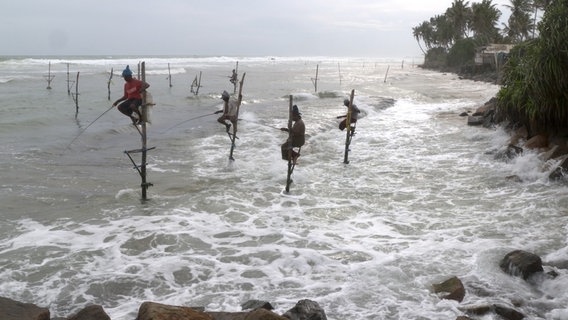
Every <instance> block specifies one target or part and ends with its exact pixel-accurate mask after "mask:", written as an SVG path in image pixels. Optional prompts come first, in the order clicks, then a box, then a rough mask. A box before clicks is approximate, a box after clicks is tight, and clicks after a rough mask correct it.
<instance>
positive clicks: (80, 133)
mask: <svg viewBox="0 0 568 320" xmlns="http://www.w3.org/2000/svg"><path fill="white" fill-rule="evenodd" d="M112 108H114V106H110V108H108V109H107V110H106V111H105V112H103V113H102V114H101V115H100V116H98V117H97V118H96V119H95V120H93V122H91V123H89V125H88V126H87V127H85V129H83V130H82V131H81V132H79V134H78V135H77V136H75V138H73V140H71V142H69V144H68V145H67V149H69V147H70V146H71V144H73V142H75V140H77V138H79V136H81V135H82V134H83V132H85V131H86V130H87V129H89V127H90V126H91V125H92V124H93V123H95V122H96V121H97V120H99V119H100V118H101V117H102V116H104V115H105V114H106V113H107V112H109V111H110V110H111V109H112Z"/></svg>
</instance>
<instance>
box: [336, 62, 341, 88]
mask: <svg viewBox="0 0 568 320" xmlns="http://www.w3.org/2000/svg"><path fill="white" fill-rule="evenodd" d="M337 70H338V71H339V85H341V66H340V65H339V62H338V63H337Z"/></svg>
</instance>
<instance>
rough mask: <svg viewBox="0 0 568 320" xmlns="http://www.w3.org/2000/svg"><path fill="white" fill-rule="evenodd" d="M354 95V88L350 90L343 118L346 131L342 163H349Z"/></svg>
mask: <svg viewBox="0 0 568 320" xmlns="http://www.w3.org/2000/svg"><path fill="white" fill-rule="evenodd" d="M354 97H355V89H353V90H351V97H350V99H349V108H348V109H347V118H346V119H345V129H346V130H347V133H346V134H345V152H344V153H343V163H345V164H348V163H349V146H350V145H351V139H352V138H353V134H354V132H353V131H352V128H351V113H352V111H353V98H354Z"/></svg>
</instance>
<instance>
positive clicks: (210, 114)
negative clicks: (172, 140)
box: [161, 112, 217, 133]
mask: <svg viewBox="0 0 568 320" xmlns="http://www.w3.org/2000/svg"><path fill="white" fill-rule="evenodd" d="M216 113H217V112H213V113H208V114H204V115H201V116H197V117H193V118H191V119H187V120H184V121H182V122H180V123H178V124H176V125H174V126H172V127H170V128H169V129H167V130H164V131H162V132H161V133H166V132H168V131H170V130H172V129H173V128H175V127H177V126H180V125H182V124H184V123H186V122H189V121H192V120H195V119H199V118H203V117H207V116H212V115H214V114H216Z"/></svg>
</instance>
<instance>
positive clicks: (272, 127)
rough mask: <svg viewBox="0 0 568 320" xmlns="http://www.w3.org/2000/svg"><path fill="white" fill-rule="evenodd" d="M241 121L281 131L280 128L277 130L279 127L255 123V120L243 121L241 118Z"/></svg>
mask: <svg viewBox="0 0 568 320" xmlns="http://www.w3.org/2000/svg"><path fill="white" fill-rule="evenodd" d="M239 121H246V122H250V123H254V124H258V125H259V126H263V127H267V128H271V129H276V130H280V128H277V127H274V126H270V125H267V124H264V123H260V122H256V121H253V120H247V119H241V118H239Z"/></svg>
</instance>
